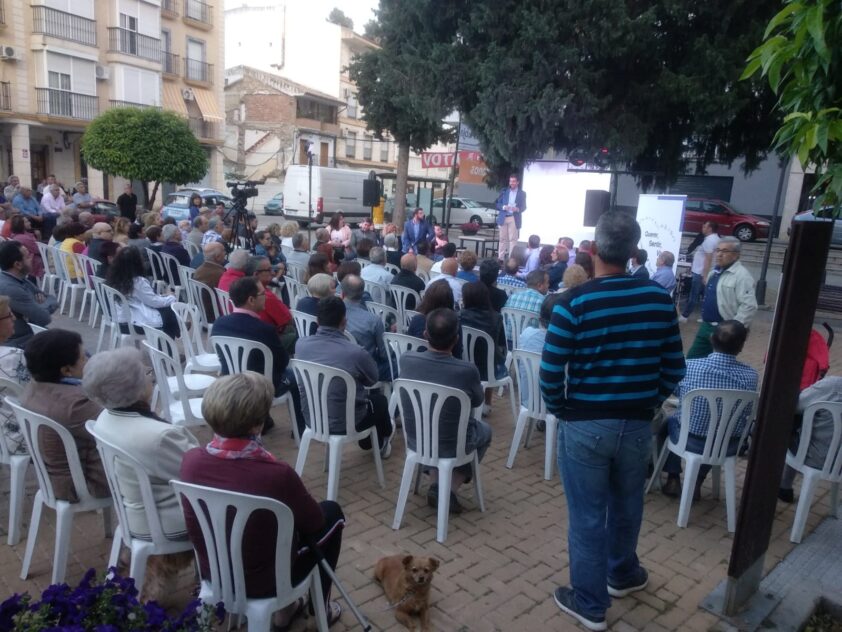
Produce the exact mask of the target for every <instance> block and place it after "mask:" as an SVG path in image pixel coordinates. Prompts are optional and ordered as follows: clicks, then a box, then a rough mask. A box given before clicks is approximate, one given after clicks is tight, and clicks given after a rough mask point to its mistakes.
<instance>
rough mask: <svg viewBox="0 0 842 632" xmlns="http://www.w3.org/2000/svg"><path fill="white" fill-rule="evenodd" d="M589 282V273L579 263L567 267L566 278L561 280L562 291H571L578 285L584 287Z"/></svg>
mask: <svg viewBox="0 0 842 632" xmlns="http://www.w3.org/2000/svg"><path fill="white" fill-rule="evenodd" d="M587 280H588V272H587V270H585V269H584V268H583V267H582V266H580V265H579V264H578V263H573V264H571V265H569V266H567V270H565V271H564V276H563V277H562V278H561V289H562V290H571V289H573V288H574V287H576V286H577V285H582V283H584V282H585V281H587Z"/></svg>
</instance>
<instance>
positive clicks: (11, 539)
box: [0, 377, 31, 546]
mask: <svg viewBox="0 0 842 632" xmlns="http://www.w3.org/2000/svg"><path fill="white" fill-rule="evenodd" d="M0 389H3V394H4V395H5V396H7V397H15V398H17V397H18V396H19V395H20V393H21V391H22V390H23V387H22V386H21V385H20V384H18V383H17V382H13V381H12V380H10V379H8V378H5V377H0ZM5 414H7V413H6V412H5V411H4V412H3V415H5ZM12 414H14V413H12ZM13 449H14V448H12V447H11V446H9V444H8V443H7V442H6V434H5V433H4V432H0V465H8V466H9V476H10V480H9V532H8V537H7V539H6V543H7V544H8V545H9V546H14V545H15V544H17V543H18V542H20V527H21V521H22V520H23V499H24V497H25V496H26V492H25V484H26V468H28V467H29V463H30V460H31V459H30V458H29V455H28V454H13V453H12V450H13Z"/></svg>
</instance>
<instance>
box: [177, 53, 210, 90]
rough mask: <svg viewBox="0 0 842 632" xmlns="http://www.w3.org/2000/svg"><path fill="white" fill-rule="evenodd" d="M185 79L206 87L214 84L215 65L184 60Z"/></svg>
mask: <svg viewBox="0 0 842 632" xmlns="http://www.w3.org/2000/svg"><path fill="white" fill-rule="evenodd" d="M184 79H185V81H193V82H196V83H202V84H205V85H212V84H213V64H209V63H207V62H204V61H199V60H198V59H190V58H186V59H185V60H184Z"/></svg>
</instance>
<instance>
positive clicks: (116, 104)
mask: <svg viewBox="0 0 842 632" xmlns="http://www.w3.org/2000/svg"><path fill="white" fill-rule="evenodd" d="M108 104H109V105H110V106H111V107H112V108H138V109H141V110H144V109H151V110H160V109H161V106H160V105H149V104H147V103H134V102H133V101H119V100H117V99H111V100H109V101H108Z"/></svg>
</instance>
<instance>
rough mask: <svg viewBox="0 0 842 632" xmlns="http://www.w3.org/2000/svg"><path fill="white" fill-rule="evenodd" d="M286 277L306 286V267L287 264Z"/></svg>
mask: <svg viewBox="0 0 842 632" xmlns="http://www.w3.org/2000/svg"><path fill="white" fill-rule="evenodd" d="M287 276H290V277H292V280H293V281H297V282H298V283H304V284H306V283H307V268H306V266H301V265H297V264H295V263H287Z"/></svg>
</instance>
